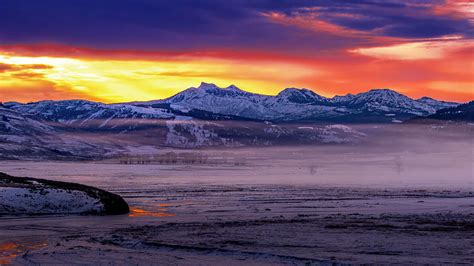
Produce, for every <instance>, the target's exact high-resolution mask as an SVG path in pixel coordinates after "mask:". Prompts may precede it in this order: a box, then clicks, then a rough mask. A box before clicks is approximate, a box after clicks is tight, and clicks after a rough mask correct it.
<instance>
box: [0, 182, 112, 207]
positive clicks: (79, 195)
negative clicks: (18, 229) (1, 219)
mask: <svg viewBox="0 0 474 266" xmlns="http://www.w3.org/2000/svg"><path fill="white" fill-rule="evenodd" d="M103 211H104V205H103V204H102V203H101V202H100V201H98V200H97V199H95V198H92V197H90V196H89V195H87V193H85V192H82V191H67V190H64V189H52V188H50V189H43V190H35V189H31V188H19V187H2V186H1V185H0V214H5V213H15V214H54V213H59V214H66V213H76V214H79V213H101V212H103Z"/></svg>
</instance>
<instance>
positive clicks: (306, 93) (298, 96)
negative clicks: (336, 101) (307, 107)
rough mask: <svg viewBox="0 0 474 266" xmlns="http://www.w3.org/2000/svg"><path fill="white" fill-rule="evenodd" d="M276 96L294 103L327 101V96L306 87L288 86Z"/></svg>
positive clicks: (280, 99)
mask: <svg viewBox="0 0 474 266" xmlns="http://www.w3.org/2000/svg"><path fill="white" fill-rule="evenodd" d="M276 97H277V98H278V100H279V101H287V102H292V103H316V102H326V101H327V98H325V97H323V96H321V95H318V94H317V93H315V92H314V91H312V90H308V89H305V88H302V89H299V88H286V89H284V90H282V91H281V92H280V93H278V95H277V96H276Z"/></svg>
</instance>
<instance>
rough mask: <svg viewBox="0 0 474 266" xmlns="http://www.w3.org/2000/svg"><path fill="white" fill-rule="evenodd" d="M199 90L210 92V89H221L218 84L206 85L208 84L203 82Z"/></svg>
mask: <svg viewBox="0 0 474 266" xmlns="http://www.w3.org/2000/svg"><path fill="white" fill-rule="evenodd" d="M197 88H198V89H203V90H208V89H220V88H219V87H218V86H217V85H216V84H214V83H206V82H201V84H199V87H197Z"/></svg>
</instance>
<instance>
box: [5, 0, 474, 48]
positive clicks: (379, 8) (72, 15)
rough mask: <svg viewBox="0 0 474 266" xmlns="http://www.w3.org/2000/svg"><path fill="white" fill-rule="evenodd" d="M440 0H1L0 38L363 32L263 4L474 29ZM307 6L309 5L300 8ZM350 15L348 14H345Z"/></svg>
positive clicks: (410, 26)
mask: <svg viewBox="0 0 474 266" xmlns="http://www.w3.org/2000/svg"><path fill="white" fill-rule="evenodd" d="M437 4H442V3H441V2H440V1H403V2H400V1H375V0H373V1H369V0H357V1H356V0H344V1H343V0H333V1H327V0H319V1H318V0H314V1H309V0H229V1H221V0H200V1H195V0H173V1H159V0H158V1H157V0H68V1H64V0H2V1H0V43H2V44H11V43H37V42H53V43H65V44H70V45H83V46H90V47H97V48H133V49H168V50H175V49H176V50H180V49H182V50H184V49H203V48H209V49H212V48H228V49H236V48H253V49H262V48H264V49H272V50H278V49H282V50H283V49H284V50H287V51H290V52H291V51H292V52H295V53H297V52H307V51H317V50H319V49H338V48H343V47H347V46H355V45H357V44H358V42H361V40H354V39H351V37H350V36H348V37H344V36H332V35H330V34H327V33H320V34H315V33H314V32H313V33H310V32H307V30H305V29H300V28H297V27H292V26H285V25H281V24H276V23H272V22H271V21H269V20H268V19H266V18H265V17H263V16H261V15H260V14H261V13H262V12H272V11H273V12H282V13H284V14H287V15H290V16H291V15H294V14H295V12H296V13H298V12H299V13H304V12H317V15H318V16H319V17H320V18H322V19H324V20H326V21H327V22H329V23H333V24H335V25H338V26H342V27H345V28H349V29H355V30H362V31H374V30H379V31H377V33H378V34H382V35H386V36H393V37H405V38H432V37H439V36H443V35H454V34H457V35H465V36H472V34H471V33H472V32H469V31H470V29H471V28H472V27H470V24H469V22H468V20H467V19H462V18H454V17H448V16H444V17H441V16H440V15H434V13H432V12H430V8H431V7H432V6H433V5H437ZM305 10H306V11H305ZM350 15H352V16H350Z"/></svg>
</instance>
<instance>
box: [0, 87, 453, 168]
mask: <svg viewBox="0 0 474 266" xmlns="http://www.w3.org/2000/svg"><path fill="white" fill-rule="evenodd" d="M458 106H459V104H458V103H453V102H444V101H438V100H435V99H432V98H428V97H423V98H420V99H412V98H409V97H407V96H405V95H403V94H400V93H397V92H395V91H393V90H389V89H374V90H370V91H367V92H364V93H359V94H355V95H352V94H348V95H345V96H335V97H333V98H326V97H323V96H321V95H318V94H316V93H315V92H313V91H311V90H308V89H297V88H287V89H284V90H283V91H281V92H280V93H279V94H277V95H276V96H269V95H261V94H254V93H250V92H246V91H243V90H241V89H239V88H237V87H236V86H233V85H232V86H229V87H226V88H219V87H218V86H216V85H214V84H209V83H202V84H201V85H200V86H198V87H191V88H189V89H187V90H184V91H182V92H180V93H178V94H176V95H174V96H172V97H170V98H167V99H163V100H155V101H148V102H130V103H120V104H104V103H98V102H91V101H85V100H65V101H40V102H32V103H26V104H22V103H17V102H7V103H3V104H0V157H1V158H10V159H11V158H24V157H25V156H26V157H34V158H36V157H38V156H39V157H45V156H46V157H48V158H53V159H54V158H56V159H58V158H59V159H61V158H69V157H75V158H91V157H92V158H96V157H103V156H109V155H111V156H113V155H118V154H128V153H143V152H148V153H153V152H156V151H157V149H159V148H160V147H164V146H169V147H180V148H193V147H205V146H247V145H276V144H321V143H357V142H360V141H362V140H363V139H364V138H366V134H365V133H363V132H360V131H358V130H357V129H356V128H355V127H354V126H353V125H356V124H357V123H385V124H386V123H401V122H403V121H406V120H410V119H412V118H414V117H420V116H423V117H425V116H430V115H433V116H435V115H437V114H439V112H441V111H440V110H451V109H453V108H456V107H458ZM461 106H462V105H461ZM445 108H447V109H445ZM449 108H451V109H449ZM453 110H454V109H453ZM342 124H345V125H342ZM351 124H353V125H351Z"/></svg>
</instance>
